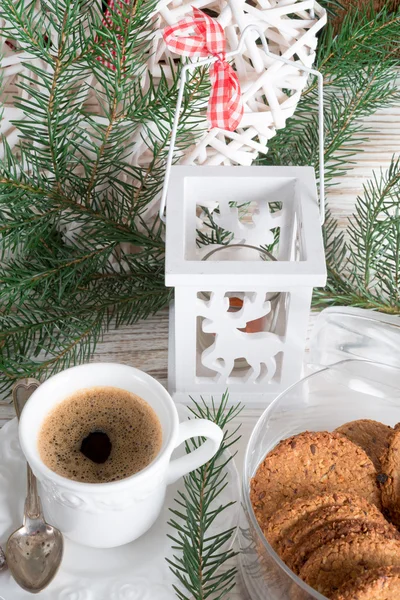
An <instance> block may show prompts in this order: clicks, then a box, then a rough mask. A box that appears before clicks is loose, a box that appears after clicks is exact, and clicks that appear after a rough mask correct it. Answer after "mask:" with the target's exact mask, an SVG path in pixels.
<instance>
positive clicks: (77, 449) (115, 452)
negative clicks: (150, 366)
mask: <svg viewBox="0 0 400 600" xmlns="http://www.w3.org/2000/svg"><path fill="white" fill-rule="evenodd" d="M98 432H102V433H103V434H106V436H99V435H97V438H100V443H102V442H101V438H102V437H104V438H107V437H108V438H109V442H108V446H107V448H106V454H105V456H104V448H103V449H102V450H103V457H102V459H101V460H103V459H104V458H105V457H106V459H105V460H104V461H103V462H95V460H91V459H90V458H88V457H87V456H85V454H87V452H85V454H84V453H83V452H82V448H85V443H86V447H87V441H88V439H90V436H91V434H94V433H98ZM92 437H93V438H95V437H96V436H92ZM83 442H84V445H82V443H83ZM110 442H111V445H110ZM95 443H96V440H95ZM97 443H98V442H97ZM161 444H162V429H161V424H160V421H159V419H158V417H157V415H156V413H155V412H154V410H153V409H152V408H151V406H150V405H149V404H147V402H145V400H143V398H140V396H136V395H135V394H133V393H131V392H128V391H126V390H123V389H120V388H116V387H108V386H99V387H91V388H86V389H82V390H79V391H77V392H76V393H74V394H73V395H72V396H70V397H69V398H66V399H65V400H64V401H63V402H61V403H60V404H59V405H58V406H56V407H55V408H54V409H53V410H52V411H51V412H50V413H49V415H48V416H47V417H46V419H45V421H44V423H43V425H42V427H41V430H40V433H39V438H38V449H39V454H40V457H41V459H42V461H43V462H44V464H45V465H46V466H47V467H49V469H51V470H52V471H54V472H55V473H58V474H59V475H62V476H63V477H67V478H68V479H73V480H75V481H81V482H86V483H106V482H109V481H118V480H120V479H124V478H125V477H129V476H130V475H133V474H134V473H137V472H138V471H141V470H142V469H144V468H145V467H146V466H147V465H148V464H149V463H151V461H152V460H153V459H154V458H155V457H156V456H157V454H158V453H159V451H160V448H161ZM89 445H90V444H89ZM110 448H111V449H110ZM92 453H93V451H92ZM108 454H109V455H108ZM100 455H101V452H100ZM100 455H99V456H100ZM107 456H108V458H107Z"/></svg>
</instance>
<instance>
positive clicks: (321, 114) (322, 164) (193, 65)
mask: <svg viewBox="0 0 400 600" xmlns="http://www.w3.org/2000/svg"><path fill="white" fill-rule="evenodd" d="M250 31H256V32H257V33H258V35H259V36H260V39H261V42H262V45H263V49H264V51H265V54H266V55H267V56H269V57H270V58H272V59H274V60H277V61H278V62H282V63H285V64H286V65H289V66H291V67H295V68H296V69H299V70H300V71H304V72H305V73H309V74H310V75H314V76H315V77H317V79H318V138H319V214H320V223H321V225H323V224H324V221H325V160H324V159H325V157H324V95H323V86H324V78H323V75H322V73H320V72H319V71H317V70H316V69H310V68H309V67H305V66H304V65H296V64H294V63H293V61H291V60H288V59H287V58H283V56H278V55H277V54H273V53H272V52H270V51H269V48H268V43H267V40H266V37H265V35H264V32H263V31H261V30H260V29H259V28H258V27H257V25H248V26H247V27H246V28H245V29H244V30H243V34H242V37H241V38H240V42H239V44H238V47H237V48H236V50H232V51H231V52H227V54H226V58H227V59H229V58H232V57H233V56H236V55H237V54H240V53H241V52H242V50H243V46H244V43H245V40H246V37H247V36H248V34H249V33H250ZM217 60H218V57H215V56H212V57H209V58H205V59H202V60H199V61H197V62H195V63H188V64H186V65H184V66H183V67H182V72H181V79H180V84H179V91H178V99H177V102H176V108H175V116H174V121H173V124H172V131H171V142H170V146H169V150H168V156H167V165H166V168H165V177H164V184H163V189H162V194H161V203H160V219H161V220H162V221H163V222H164V223H165V221H166V218H165V214H164V212H165V205H166V201H167V193H168V185H169V180H170V175H171V167H172V160H173V155H174V149H175V142H176V134H177V130H178V124H179V116H180V111H181V106H182V99H183V90H184V87H185V83H186V74H187V73H188V72H189V71H193V70H194V69H197V68H198V67H202V66H204V65H211V64H213V63H214V62H216V61H217Z"/></svg>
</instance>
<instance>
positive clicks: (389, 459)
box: [378, 429, 400, 527]
mask: <svg viewBox="0 0 400 600" xmlns="http://www.w3.org/2000/svg"><path fill="white" fill-rule="evenodd" d="M378 481H379V482H380V485H381V494H382V505H383V509H384V511H385V513H386V514H387V515H388V516H389V518H390V520H391V521H392V522H393V523H394V524H395V525H397V526H398V527H399V526H400V429H397V430H396V431H395V432H394V434H393V435H392V438H391V441H390V446H389V448H388V450H387V452H386V454H385V456H383V457H382V472H381V473H380V474H379V475H378Z"/></svg>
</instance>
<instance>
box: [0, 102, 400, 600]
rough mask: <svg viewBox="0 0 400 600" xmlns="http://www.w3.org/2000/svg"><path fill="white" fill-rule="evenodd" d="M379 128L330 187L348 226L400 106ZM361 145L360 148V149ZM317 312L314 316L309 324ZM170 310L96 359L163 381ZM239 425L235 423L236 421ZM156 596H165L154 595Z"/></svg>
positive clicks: (392, 137)
mask: <svg viewBox="0 0 400 600" xmlns="http://www.w3.org/2000/svg"><path fill="white" fill-rule="evenodd" d="M367 122H368V124H369V125H370V126H371V127H372V128H373V129H374V132H373V133H371V134H370V136H369V140H368V141H367V142H366V143H365V144H364V145H363V148H362V150H363V152H361V151H360V153H359V154H358V155H357V156H356V157H355V159H354V160H355V163H356V164H355V166H354V168H353V169H352V171H351V172H350V173H349V174H348V175H347V176H346V177H342V178H340V179H338V180H337V182H336V183H337V185H336V186H335V187H331V188H330V189H329V190H328V202H329V207H330V209H331V211H332V213H333V216H334V217H336V218H337V219H338V221H339V225H340V227H342V228H345V226H346V221H347V218H348V217H349V216H350V215H351V214H352V209H353V206H354V201H355V199H356V196H357V194H360V193H361V192H362V185H363V183H365V182H366V181H367V179H369V178H370V177H371V175H372V171H373V170H374V169H375V170H376V169H379V168H382V169H386V168H387V167H388V165H389V163H390V160H391V158H392V156H393V154H397V155H400V106H399V107H397V108H396V109H393V108H390V109H385V110H382V111H380V112H379V113H377V114H375V115H374V116H373V117H370V118H369V119H367ZM360 150H361V149H360ZM315 317H316V315H315V314H313V315H311V316H310V329H311V327H312V324H313V322H314V320H315ZM167 346H168V312H167V310H163V311H161V312H160V313H159V314H158V315H156V316H154V317H151V318H149V319H147V320H146V321H140V322H139V323H136V324H134V325H131V326H129V327H121V328H120V329H118V330H112V331H109V332H108V333H107V334H106V335H105V336H104V339H103V341H102V342H101V343H100V344H99V345H98V346H97V349H96V352H95V354H94V356H93V358H92V361H96V362H100V361H103V362H104V361H110V362H119V363H126V364H130V365H133V366H135V367H137V368H139V369H142V370H143V371H146V372H147V373H149V374H150V375H152V376H153V377H155V378H156V379H158V380H159V381H160V382H161V383H162V384H163V385H166V382H167V350H168V348H167ZM260 413H261V409H253V410H250V409H247V410H244V411H243V412H242V414H241V415H240V421H241V423H242V428H241V433H242V439H241V442H240V445H239V448H238V455H237V459H236V463H237V467H238V469H239V472H241V470H242V463H243V456H244V451H245V447H246V443H247V440H248V439H249V436H250V433H251V431H252V429H253V427H254V425H255V423H256V421H257V419H258V417H259V415H260ZM13 416H14V411H13V408H12V406H11V404H9V403H7V402H3V403H1V404H0V425H2V424H3V423H4V422H5V421H7V420H8V419H10V418H12V417H13ZM233 425H235V423H233ZM245 598H246V596H245V594H244V591H243V590H242V589H241V586H240V583H238V586H237V589H236V591H235V592H234V593H232V594H230V600H244V599H245ZM154 600H162V599H161V598H154Z"/></svg>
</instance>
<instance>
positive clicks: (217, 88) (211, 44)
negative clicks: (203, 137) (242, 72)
mask: <svg viewBox="0 0 400 600" xmlns="http://www.w3.org/2000/svg"><path fill="white" fill-rule="evenodd" d="M192 32H194V35H193V34H192V35H190V34H191V33H192ZM163 37H164V40H165V43H166V44H167V47H168V48H169V49H170V50H171V51H172V52H175V53H176V54H179V55H181V56H189V57H210V56H215V57H216V58H217V60H216V61H215V62H214V63H213V64H212V65H211V67H210V79H211V84H212V91H211V96H210V99H209V102H208V109H207V119H208V122H209V125H210V128H213V127H218V128H220V129H225V130H228V131H233V130H234V129H236V128H237V127H238V126H239V123H240V121H241V119H242V116H243V103H242V98H241V91H240V83H239V79H238V76H237V74H236V73H235V71H234V70H233V68H232V67H231V65H230V64H229V63H228V62H227V60H226V41H225V36H224V30H223V29H222V27H221V25H220V24H219V23H218V21H216V20H215V19H213V18H212V17H210V16H208V15H207V14H205V13H204V12H203V11H201V10H199V9H198V8H194V7H193V17H186V18H185V19H182V21H179V23H177V24H176V25H171V26H169V27H166V28H165V29H164V32H163Z"/></svg>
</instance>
